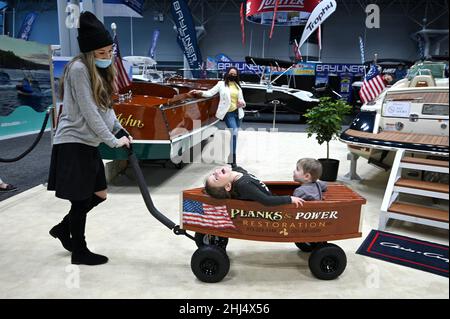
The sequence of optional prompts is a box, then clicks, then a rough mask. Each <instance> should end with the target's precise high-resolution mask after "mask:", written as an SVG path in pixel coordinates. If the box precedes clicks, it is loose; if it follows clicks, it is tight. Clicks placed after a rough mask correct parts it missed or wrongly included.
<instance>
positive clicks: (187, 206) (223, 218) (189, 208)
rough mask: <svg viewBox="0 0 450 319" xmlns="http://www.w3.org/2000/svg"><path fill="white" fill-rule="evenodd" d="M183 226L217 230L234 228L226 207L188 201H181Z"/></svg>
mask: <svg viewBox="0 0 450 319" xmlns="http://www.w3.org/2000/svg"><path fill="white" fill-rule="evenodd" d="M183 224H184V225H194V226H204V227H213V228H218V229H225V228H236V227H235V226H234V225H233V222H232V221H231V218H230V216H229V215H228V213H227V206H225V205H223V206H213V205H208V204H205V203H202V202H198V201H195V200H190V199H185V200H183Z"/></svg>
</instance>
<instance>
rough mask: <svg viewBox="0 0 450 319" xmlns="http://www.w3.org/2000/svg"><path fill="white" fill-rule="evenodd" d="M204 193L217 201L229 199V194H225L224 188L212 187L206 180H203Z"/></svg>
mask: <svg viewBox="0 0 450 319" xmlns="http://www.w3.org/2000/svg"><path fill="white" fill-rule="evenodd" d="M205 192H206V194H208V195H209V196H211V197H214V198H217V199H228V198H231V194H230V192H227V190H226V189H225V187H214V186H211V185H210V184H209V183H208V179H206V180H205Z"/></svg>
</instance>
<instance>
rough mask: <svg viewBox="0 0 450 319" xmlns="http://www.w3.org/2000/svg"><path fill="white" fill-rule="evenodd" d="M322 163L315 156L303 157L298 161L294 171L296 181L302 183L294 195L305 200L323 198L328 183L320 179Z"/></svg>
mask: <svg viewBox="0 0 450 319" xmlns="http://www.w3.org/2000/svg"><path fill="white" fill-rule="evenodd" d="M320 175H322V164H320V162H319V161H318V160H316V159H313V158H302V159H300V160H299V161H298V162H297V167H296V169H295V171H294V176H293V178H294V181H296V182H300V183H302V185H301V186H300V187H297V188H296V189H295V191H294V194H293V196H295V197H299V198H302V199H304V200H321V199H322V193H323V192H326V191H327V183H325V182H323V181H320V180H319V178H320Z"/></svg>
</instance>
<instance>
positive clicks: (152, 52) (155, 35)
mask: <svg viewBox="0 0 450 319" xmlns="http://www.w3.org/2000/svg"><path fill="white" fill-rule="evenodd" d="M160 32H161V31H160V30H159V29H156V30H155V31H153V37H152V46H151V47H150V50H149V51H148V56H149V57H151V58H152V59H154V58H155V51H156V44H157V43H158V38H159V34H160Z"/></svg>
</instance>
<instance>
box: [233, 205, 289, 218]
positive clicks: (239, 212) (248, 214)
mask: <svg viewBox="0 0 450 319" xmlns="http://www.w3.org/2000/svg"><path fill="white" fill-rule="evenodd" d="M236 217H244V218H263V219H269V220H281V219H283V216H282V215H281V213H280V212H265V211H253V210H249V211H246V210H243V209H234V208H232V209H231V218H236Z"/></svg>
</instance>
